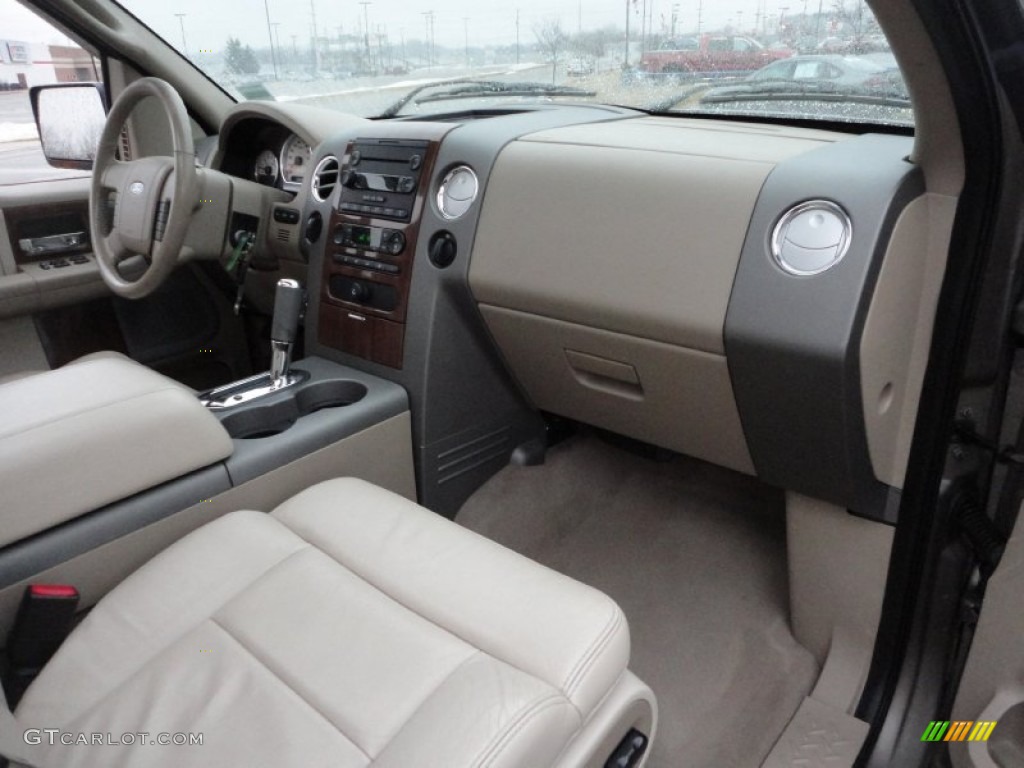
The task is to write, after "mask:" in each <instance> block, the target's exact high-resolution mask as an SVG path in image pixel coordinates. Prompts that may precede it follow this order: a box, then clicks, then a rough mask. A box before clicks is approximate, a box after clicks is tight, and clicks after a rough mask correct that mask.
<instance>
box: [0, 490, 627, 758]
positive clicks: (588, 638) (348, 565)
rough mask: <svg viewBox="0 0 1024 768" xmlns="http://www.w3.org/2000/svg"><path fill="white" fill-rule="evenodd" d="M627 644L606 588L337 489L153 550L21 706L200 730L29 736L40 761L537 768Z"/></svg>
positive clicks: (610, 677) (65, 725)
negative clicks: (180, 740) (135, 736)
mask: <svg viewBox="0 0 1024 768" xmlns="http://www.w3.org/2000/svg"><path fill="white" fill-rule="evenodd" d="M628 656H629V633H628V628H627V625H626V621H625V619H624V617H623V615H622V613H621V611H620V610H619V609H618V607H617V606H616V605H615V604H614V603H613V602H612V601H611V600H610V599H609V598H608V597H606V596H605V595H603V594H601V593H600V592H598V591H596V590H594V589H591V588H589V587H587V586H584V585H582V584H580V583H578V582H575V581H573V580H571V579H569V578H567V577H565V576H562V575H560V574H557V573H555V572H554V571H551V570H549V569H547V568H544V567H543V566H540V565H538V564H536V563H534V562H532V561H530V560H528V559H526V558H523V557H521V556H520V555H517V554H515V553H513V552H511V551H509V550H507V549H505V548H503V547H501V546H499V545H498V544H495V543H494V542H491V541H489V540H487V539H485V538H482V537H480V536H478V535H477V534H474V533H472V532H470V531H467V530H465V529H463V528H461V527H459V526H457V525H455V524H454V523H452V522H450V521H448V520H446V519H444V518H441V517H439V516H437V515H434V514H433V513H431V512H429V511H427V510H425V509H423V508H422V507H419V506H418V505H416V504H413V503H411V502H409V501H406V500H405V499H403V498H401V497H399V496H397V495H394V494H392V493H390V492H388V491H384V490H382V489H380V488H377V487H375V486H372V485H370V484H368V483H365V482H362V481H360V480H355V479H339V480H332V481H328V482H326V483H322V484H320V485H317V486H314V487H312V488H310V489H308V490H306V491H305V492H303V493H301V494H299V495H298V496H296V497H294V498H293V499H291V500H289V501H287V502H285V503H284V504H283V505H281V506H280V507H279V508H278V509H277V510H275V511H274V512H273V514H271V515H267V514H263V513H259V512H237V513H234V514H231V515H228V516H225V517H223V518H220V519H218V520H216V521H214V522H213V523H210V524H208V525H206V526H204V527H203V528H201V529H199V530H198V531H196V532H194V533H193V534H191V535H189V536H188V537H186V538H184V539H182V540H181V541H180V542H178V543H177V544H175V545H174V546H172V547H171V548H169V549H168V550H167V551H165V552H164V553H162V554H161V555H159V556H158V557H156V558H154V559H153V560H152V561H151V562H150V563H148V564H147V565H146V566H145V567H143V568H142V569H140V570H139V571H138V572H136V573H135V574H134V575H133V576H131V577H129V578H128V579H127V580H126V581H125V582H124V583H122V584H121V585H120V586H119V587H118V588H117V589H115V590H114V591H113V592H111V593H110V594H109V595H108V596H107V597H106V598H105V599H104V600H103V601H101V602H100V604H99V605H98V606H97V607H96V608H95V609H94V610H93V611H92V612H91V613H90V615H89V616H88V618H87V619H86V620H85V621H84V622H83V623H82V624H81V626H80V627H79V628H78V629H77V630H76V631H75V632H74V633H73V634H72V636H71V637H70V638H69V639H68V640H67V642H66V643H65V644H64V645H63V646H62V647H61V649H60V651H59V652H58V653H57V655H56V656H55V657H54V658H53V660H52V661H51V662H50V664H49V665H47V667H46V669H45V670H44V671H43V672H42V674H41V675H40V676H39V678H38V679H37V680H36V681H35V683H34V684H33V685H32V686H31V687H30V688H29V690H28V692H27V693H26V695H25V697H24V698H23V700H22V702H21V704H20V706H19V707H18V709H17V712H16V717H17V720H18V723H19V726H20V727H24V728H57V729H60V730H61V731H63V732H68V733H72V734H78V733H87V734H91V733H108V732H112V733H118V734H121V733H127V732H132V733H138V732H146V733H149V734H151V735H155V734H159V733H179V732H182V733H201V734H202V735H203V744H202V745H201V746H198V745H193V746H178V747H174V746H151V745H133V746H123V745H120V746H113V745H106V746H88V747H83V746H77V747H76V746H69V747H62V746H52V747H51V746H47V745H45V744H44V745H43V746H42V747H39V754H38V755H36V756H34V757H33V759H35V760H37V761H38V762H39V763H40V764H41V765H54V766H56V765H61V766H87V765H88V766H104V767H107V766H110V767H112V766H119V765H125V766H127V765H131V766H137V765H145V766H164V765H167V766H172V765H173V766H179V765H189V766H224V765H245V766H285V765H289V766H291V765H295V766H298V765H301V766H304V767H305V766H320V765H322V766H333V767H334V768H345V767H346V766H368V765H373V766H381V767H385V766H386V767H389V768H390V767H392V766H393V767H394V768H398V767H399V766H404V767H405V768H409V767H410V766H416V767H417V768H431V767H433V766H436V767H437V768H442V766H443V767H444V768H458V766H467V767H468V766H481V767H482V766H489V767H490V768H498V767H499V766H502V767H504V766H529V768H541V767H542V766H550V765H552V764H553V763H554V762H555V760H556V758H557V757H558V755H559V754H560V753H561V752H562V750H563V749H564V748H565V747H566V745H567V744H568V743H569V742H570V741H571V740H572V739H573V737H574V736H575V735H576V734H577V733H578V732H579V731H580V729H581V728H582V727H583V725H584V723H585V722H586V721H587V719H588V717H589V716H590V715H591V713H592V712H594V710H595V708H596V707H597V706H598V705H599V703H600V702H601V700H602V699H603V698H604V697H605V696H606V695H607V694H608V692H609V691H610V690H611V689H612V688H613V686H614V685H615V683H616V682H617V681H618V680H619V678H620V677H621V676H622V675H623V674H624V672H625V669H626V664H627V661H628Z"/></svg>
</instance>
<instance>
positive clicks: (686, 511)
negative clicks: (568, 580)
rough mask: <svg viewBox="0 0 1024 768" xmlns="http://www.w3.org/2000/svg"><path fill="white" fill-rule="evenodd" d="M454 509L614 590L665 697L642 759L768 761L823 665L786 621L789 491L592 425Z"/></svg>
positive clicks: (675, 763) (730, 763) (669, 766)
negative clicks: (643, 450)
mask: <svg viewBox="0 0 1024 768" xmlns="http://www.w3.org/2000/svg"><path fill="white" fill-rule="evenodd" d="M456 520H457V521H458V522H459V523H461V524H462V525H465V526H466V527H468V528H470V529H472V530H475V531H477V532H479V533H482V534H484V535H485V536H488V537H490V538H492V539H495V540H496V541H499V542H501V543H502V544H504V545H506V546H508V547H510V548H512V549H515V550H517V551H519V552H522V553H523V554H525V555H527V556H529V557H532V558H533V559H535V560H538V561H539V562H541V563H544V564H545V565H548V566H550V567H552V568H554V569H556V570H558V571H561V572H562V573H566V574H568V575H570V576H573V577H574V578H576V579H579V580H580V581H583V582H585V583H587V584H591V585H593V586H594V587H597V588H598V589H600V590H602V591H604V592H606V593H607V594H609V595H610V596H611V597H612V598H614V599H615V600H616V601H617V602H618V603H619V605H620V606H621V607H622V609H623V610H624V611H625V613H626V616H627V617H628V619H629V624H630V631H631V635H632V643H633V652H632V662H631V664H630V667H631V668H632V670H633V671H634V672H635V673H636V674H637V676H638V677H640V678H641V679H642V680H644V681H646V682H647V683H648V685H650V686H651V687H652V688H653V689H654V692H655V694H656V696H657V697H658V703H659V708H660V727H659V732H658V734H657V737H656V739H655V743H654V746H653V751H652V755H651V759H650V761H649V763H648V765H649V768H688V767H690V766H695V767H696V766H700V767H702V768H703V767H705V766H706V767H708V768H712V767H713V768H726V767H728V768H745V767H746V766H758V765H760V763H761V761H762V759H763V758H764V757H765V756H766V755H767V754H768V752H769V751H770V750H771V747H772V745H773V744H774V742H775V740H776V738H777V737H778V735H779V734H780V733H781V732H782V730H783V729H784V728H785V726H786V724H787V723H788V721H789V719H790V717H792V715H793V714H794V713H795V712H796V710H797V707H798V706H799V705H800V702H801V701H802V700H803V697H804V696H805V695H806V694H807V693H808V691H809V690H810V688H811V685H812V684H813V682H814V679H815V678H816V675H817V666H816V664H815V662H814V659H813V658H812V656H811V654H810V653H809V652H808V651H807V650H805V649H804V648H803V647H802V646H800V645H799V644H797V642H796V641H795V640H794V639H793V637H792V635H791V634H790V631H789V624H788V597H787V583H786V556H785V545H786V542H785V521H784V514H783V499H782V494H781V492H779V491H777V490H774V489H770V488H768V487H766V486H764V485H763V484H761V483H759V482H758V481H756V480H755V479H753V478H750V477H746V476H744V475H740V474H737V473H735V472H731V471H729V470H726V469H722V468H720V467H716V466H713V465H710V464H706V463H703V462H699V461H696V460H692V459H687V458H683V457H680V458H676V459H673V460H671V461H668V462H656V461H652V460H650V459H647V458H643V457H640V456H638V455H635V454H633V453H629V452H626V451H623V450H621V449H620V448H617V447H614V446H612V445H609V444H608V443H606V442H605V441H603V440H601V439H599V438H597V437H595V436H593V435H589V434H584V435H579V436H577V437H574V438H573V439H571V440H569V441H567V442H565V443H563V444H561V445H559V446H557V447H555V448H554V449H552V450H551V451H550V452H549V453H548V458H547V463H546V464H544V465H543V466H539V467H517V466H509V467H507V468H506V469H504V470H502V471H501V472H500V473H499V474H498V475H496V476H495V477H494V478H492V479H491V480H490V481H489V482H488V483H487V484H486V485H484V487H482V488H481V489H480V490H479V491H477V493H476V494H474V495H473V497H471V498H470V499H469V501H467V502H466V504H465V506H464V507H463V508H462V510H461V511H460V512H459V515H458V517H457V518H456Z"/></svg>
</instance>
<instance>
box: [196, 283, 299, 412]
mask: <svg viewBox="0 0 1024 768" xmlns="http://www.w3.org/2000/svg"><path fill="white" fill-rule="evenodd" d="M304 300H305V295H304V292H303V290H302V286H301V285H299V284H298V282H297V281H295V280H288V279H284V280H278V281H277V293H276V294H275V295H274V320H273V324H272V325H271V328H270V371H269V372H268V373H260V374H257V375H256V376H251V377H250V378H248V379H243V380H242V381H236V382H235V383H233V384H226V385H225V386H223V387H217V388H216V389H214V390H211V391H210V392H206V393H205V394H202V395H200V396H199V402H201V403H202V404H203V405H205V406H206V407H207V408H212V409H214V410H218V409H221V408H231V407H233V406H236V405H242V404H244V403H249V402H252V401H253V400H257V399H258V398H261V397H264V396H266V395H271V394H273V393H275V392H277V391H279V390H281V389H284V388H285V387H290V386H292V385H293V384H298V383H299V382H301V381H305V380H306V379H307V378H308V377H309V374H308V373H304V372H302V371H297V372H295V373H291V372H290V370H289V369H290V368H291V365H292V345H293V344H294V343H295V336H296V334H297V333H298V330H299V315H300V314H301V313H302V304H303V301H304Z"/></svg>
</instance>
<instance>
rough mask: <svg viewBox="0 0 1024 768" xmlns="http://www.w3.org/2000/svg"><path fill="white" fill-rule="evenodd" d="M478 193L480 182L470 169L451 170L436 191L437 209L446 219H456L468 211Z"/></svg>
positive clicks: (467, 167) (461, 166)
mask: <svg viewBox="0 0 1024 768" xmlns="http://www.w3.org/2000/svg"><path fill="white" fill-rule="evenodd" d="M479 191H480V182H479V181H478V180H477V178H476V174H475V173H474V172H473V169H472V168H470V167H469V166H468V165H460V166H458V167H457V168H452V169H451V170H450V171H448V173H447V175H446V176H445V177H444V180H443V181H442V182H441V186H440V187H439V188H438V190H437V208H438V210H440V211H441V215H442V216H444V217H445V218H446V219H457V218H459V217H460V216H462V215H463V214H465V213H466V211H468V210H469V207H470V206H471V205H472V204H473V201H474V200H476V195H477V193H478V192H479Z"/></svg>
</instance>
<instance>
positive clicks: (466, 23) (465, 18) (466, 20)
mask: <svg viewBox="0 0 1024 768" xmlns="http://www.w3.org/2000/svg"><path fill="white" fill-rule="evenodd" d="M462 26H463V28H464V29H465V32H466V66H467V67H468V66H469V16H463V17H462Z"/></svg>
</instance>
